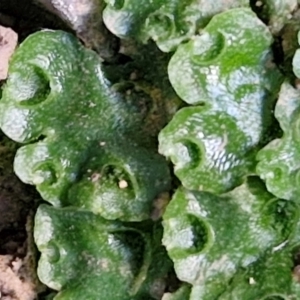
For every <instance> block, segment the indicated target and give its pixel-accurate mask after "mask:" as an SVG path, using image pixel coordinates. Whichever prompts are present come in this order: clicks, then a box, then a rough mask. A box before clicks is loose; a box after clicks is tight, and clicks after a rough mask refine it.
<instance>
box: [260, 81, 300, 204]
mask: <svg viewBox="0 0 300 300" xmlns="http://www.w3.org/2000/svg"><path fill="white" fill-rule="evenodd" d="M299 100H300V92H299V91H298V90H296V89H294V88H293V87H292V86H291V85H289V84H288V83H284V84H283V85H282V87H281V91H280V95H279V99H278V101H277V104H276V107H275V117H276V119H277V120H278V122H279V124H280V127H281V129H282V131H283V136H282V137H281V138H278V139H275V140H273V141H271V142H270V143H269V144H268V145H267V146H265V147H264V148H263V149H262V150H260V151H259V152H258V155H257V160H258V164H257V168H256V170H257V173H258V174H259V176H260V177H261V178H262V179H263V180H264V181H265V182H266V186H267V188H268V190H269V191H270V192H271V193H273V194H274V195H275V196H276V197H280V198H283V199H287V200H295V201H297V202H299V197H300V148H299V136H300V135H299V124H300V123H299V120H300V118H299V116H300V115H299V108H300V106H299Z"/></svg>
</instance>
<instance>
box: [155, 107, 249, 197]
mask: <svg viewBox="0 0 300 300" xmlns="http://www.w3.org/2000/svg"><path fill="white" fill-rule="evenodd" d="M250 150H252V149H251V148H250V149H249V147H247V137H246V136H245V134H244V133H243V132H242V131H241V130H240V128H239V127H238V126H237V124H236V122H235V120H234V119H233V118H232V117H230V116H228V115H227V114H225V113H224V112H218V111H213V110H210V109H208V108H207V107H206V106H196V107H185V108H182V109H181V110H180V111H179V112H177V113H176V115H175V117H174V118H173V119H172V121H171V122H170V123H169V124H168V125H167V126H166V127H165V128H164V129H163V130H162V131H161V132H160V134H159V152H160V153H162V154H163V155H165V156H166V157H168V158H170V159H171V161H172V163H173V164H174V166H175V167H174V170H175V174H176V176H177V177H178V178H179V179H180V180H181V183H182V184H183V186H184V187H186V188H188V189H192V190H203V191H210V192H212V193H222V192H224V191H228V190H230V189H232V188H233V187H234V186H237V185H239V184H240V183H241V182H242V181H243V177H244V176H245V175H246V174H247V173H249V172H250V170H251V167H253V162H254V159H253V153H251V151H250ZM252 152H253V151H252Z"/></svg>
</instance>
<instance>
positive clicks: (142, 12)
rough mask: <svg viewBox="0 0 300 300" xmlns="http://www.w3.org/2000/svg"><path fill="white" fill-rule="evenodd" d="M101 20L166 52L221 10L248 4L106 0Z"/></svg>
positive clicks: (213, 0) (239, 1) (122, 34)
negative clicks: (152, 42) (154, 43)
mask: <svg viewBox="0 0 300 300" xmlns="http://www.w3.org/2000/svg"><path fill="white" fill-rule="evenodd" d="M105 2H106V3H107V6H106V8H105V10H104V13H103V20H104V23H105V25H106V26H107V28H108V29H109V30H110V31H111V32H112V33H113V34H115V35H117V36H119V37H121V38H129V37H130V38H135V39H138V40H140V41H142V42H145V41H147V40H148V39H150V38H151V39H153V40H154V41H155V42H156V43H157V45H158V47H159V48H160V49H161V50H162V51H165V52H169V51H172V50H174V49H175V48H176V47H177V46H178V45H179V44H180V43H182V42H185V41H186V40H188V39H189V38H191V37H193V36H194V35H195V34H196V33H197V31H199V30H200V29H201V28H203V27H204V26H205V25H206V24H207V23H208V22H209V20H210V19H211V18H212V17H213V16H214V15H215V14H218V13H220V12H222V11H225V10H228V9H231V8H235V7H248V5H249V4H248V1H246V0H229V1H223V0H200V1H199V0H168V1H166V0H152V1H150V0H146V1H143V4H142V5H141V2H140V1H138V0H105Z"/></svg>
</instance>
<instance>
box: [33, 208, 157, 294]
mask: <svg viewBox="0 0 300 300" xmlns="http://www.w3.org/2000/svg"><path fill="white" fill-rule="evenodd" d="M34 237H35V242H36V244H37V247H38V249H39V251H40V252H41V253H42V256H41V258H40V261H39V266H38V275H39V278H40V280H41V281H42V282H43V283H45V284H46V285H47V286H49V287H51V288H52V289H55V290H57V291H60V292H59V293H58V295H57V296H56V297H55V298H54V299H55V300H57V299H72V300H76V299H78V300H82V299H97V300H101V299H103V300H109V299H112V300H113V299H120V300H126V299H137V298H135V296H134V295H136V294H137V293H138V291H139V289H140V287H141V285H142V283H143V281H144V280H145V279H146V277H147V271H148V268H149V265H150V263H151V251H152V248H151V247H152V246H151V236H150V235H149V234H148V235H147V234H145V233H142V232H141V231H140V230H137V229H135V228H133V227H130V226H129V225H127V226H126V225H123V224H122V223H119V222H116V221H107V220H105V219H103V218H102V217H100V216H97V215H94V214H93V213H91V212H83V211H78V210H76V209H73V208H65V209H57V208H54V207H51V206H47V205H41V206H40V207H39V209H38V211H37V214H36V216H35V232H34Z"/></svg>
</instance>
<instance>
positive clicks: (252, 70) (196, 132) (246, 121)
mask: <svg viewBox="0 0 300 300" xmlns="http://www.w3.org/2000/svg"><path fill="white" fill-rule="evenodd" d="M271 43H272V36H271V34H270V32H269V30H268V28H267V27H266V26H265V25H264V24H263V23H262V22H261V21H260V20H259V19H258V18H257V17H256V15H255V14H254V13H253V12H252V11H250V10H249V9H232V10H229V11H227V12H224V13H221V14H219V15H216V16H214V17H213V18H212V20H211V21H210V23H209V24H208V25H207V27H206V28H205V30H204V31H203V32H202V34H201V35H200V36H196V37H194V38H193V39H192V40H191V41H190V42H188V43H186V44H182V45H180V46H179V47H178V49H177V51H176V52H175V54H174V55H173V56H172V58H171V60H170V63H169V78H170V81H171V84H172V85H173V87H174V89H175V91H176V92H177V94H178V95H179V96H180V97H181V98H182V99H183V100H184V101H185V102H187V103H188V104H191V105H197V106H193V107H189V108H184V109H182V110H181V111H179V112H178V113H177V114H176V115H175V117H174V118H173V120H172V121H171V122H170V123H169V124H168V125H167V126H166V127H165V128H164V129H163V130H162V131H161V133H160V135H159V152H160V153H161V154H163V155H165V156H166V157H167V158H170V159H171V160H172V162H173V164H174V165H175V167H174V169H175V174H176V175H177V177H178V178H179V179H180V180H181V182H182V184H183V186H184V187H186V188H189V189H195V190H204V191H211V192H213V193H223V192H226V191H228V190H230V189H232V188H234V187H236V186H237V185H238V184H240V183H241V182H242V180H243V177H244V176H245V175H247V174H249V173H251V172H252V170H251V167H252V166H253V163H254V159H253V154H254V153H255V152H256V151H257V147H259V144H260V143H261V142H262V140H263V139H264V138H265V135H266V133H267V132H268V130H269V129H270V125H271V120H272V111H271V109H272V106H273V105H274V100H275V95H276V91H277V90H278V84H280V82H281V75H280V74H279V71H278V70H277V69H276V67H275V65H274V64H273V63H272V62H271V48H270V46H271Z"/></svg>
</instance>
